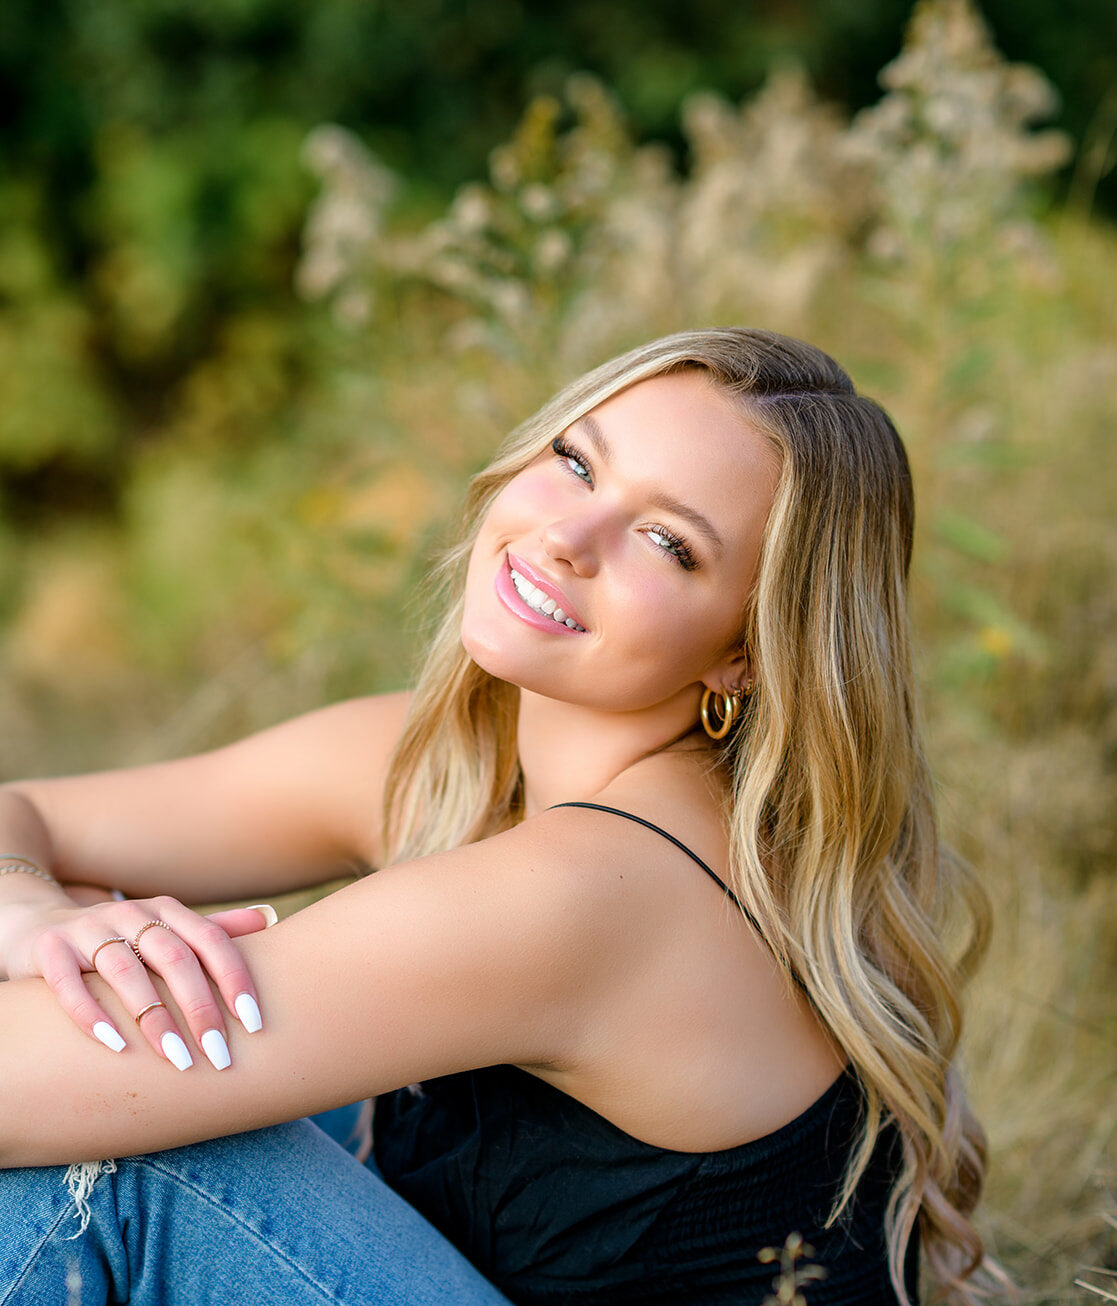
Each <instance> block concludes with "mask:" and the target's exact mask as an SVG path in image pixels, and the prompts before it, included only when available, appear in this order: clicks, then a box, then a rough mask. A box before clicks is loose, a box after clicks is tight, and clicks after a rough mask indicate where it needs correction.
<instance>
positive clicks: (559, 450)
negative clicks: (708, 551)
mask: <svg viewBox="0 0 1117 1306" xmlns="http://www.w3.org/2000/svg"><path fill="white" fill-rule="evenodd" d="M551 449H552V451H553V453H554V454H555V457H556V458H559V459H560V460H562V461H563V463H564V465H565V467H566V470H567V472H568V473H569V474H570V475H571V476H573V477H574V478H575V479H576V480H579V481H581V483H582V484H583V485H590V486H592V485H593V480H592V476H591V475H590V467H589V463H588V462H586V460H585V458H584V457H583V456H582V454H580V453H579V452H578V450H577V449H575V448H574V446H573V445H572V444H570V443H569V442H568V441H567V440H564V439H563V437H562V436H561V435H559V436H556V437H555V438H554V439H553V440H552V441H551ZM571 462H576V463H577V464H578V466H579V467H581V468H582V471H584V472H586V473H587V475H586V476H582V475H581V474H580V473H578V472H576V471H575V470H574V468H573V467H571V466H570V463H571ZM647 534H648V535H653V536H655V535H658V536H659V537H660V539H664V540H666V541H667V542H668V543H669V544H671V545H673V546H674V547H672V548H665V547H664V546H663V545H661V544H657V545H656V548H658V549H660V550H661V551H662V552H663V553H666V554H667V556H668V557H670V558H674V559H675V561H676V562H677V563H678V564H679V565H680V566H681V567H683V568H684V569H685V570H686V571H694V570H695V569H696V568H697V567H698V560H697V559H696V558H695V556H694V554H693V553H691V551H690V545H689V544H687V542H686V540H684V539H683V538H682V536H680V535H676V534H675V533H674V531H669V530H668V529H667V528H666V527H665V526H655V527H653V528H652V529H651V530H649V531H648V532H647Z"/></svg>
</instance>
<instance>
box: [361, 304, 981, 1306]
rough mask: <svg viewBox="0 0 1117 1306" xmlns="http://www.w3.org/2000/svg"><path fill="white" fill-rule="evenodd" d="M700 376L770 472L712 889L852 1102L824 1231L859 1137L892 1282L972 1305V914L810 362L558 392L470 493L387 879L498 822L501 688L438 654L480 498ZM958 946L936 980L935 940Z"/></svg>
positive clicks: (878, 571)
mask: <svg viewBox="0 0 1117 1306" xmlns="http://www.w3.org/2000/svg"><path fill="white" fill-rule="evenodd" d="M685 368H698V369H704V370H705V372H706V373H707V375H708V377H709V379H710V380H711V382H712V383H713V384H715V385H716V386H717V387H719V388H720V389H721V390H723V391H725V392H728V393H729V394H731V395H733V396H735V397H736V399H737V400H738V402H740V404H741V406H742V413H743V415H744V416H745V417H746V418H747V420H748V421H749V422H750V424H751V425H752V426H753V427H754V428H755V429H756V430H758V431H760V432H761V433H763V434H764V435H765V436H766V437H767V438H768V439H769V440H770V441H771V442H772V444H773V446H774V447H775V449H776V450H777V452H778V454H779V458H780V463H781V470H780V475H779V480H778V485H777V489H776V494H775V499H774V502H773V505H772V509H771V513H770V516H769V519H768V523H767V528H766V531H765V535H764V540H763V544H762V547H761V553H760V559H759V563H758V570H757V580H756V583H755V585H754V589H753V593H752V594H751V595H750V596H749V597H748V599H747V600H745V599H743V600H742V629H743V632H744V639H745V644H746V647H747V648H748V649H749V652H750V657H751V660H752V665H753V669H754V673H755V675H756V677H757V680H758V686H759V687H758V689H757V690H756V692H755V693H754V694H753V696H752V698H751V699H750V700H749V702H750V707H749V710H748V712H747V714H746V716H745V718H744V721H743V723H742V724H741V726H740V727H739V728H737V729H736V730H735V731H734V732H733V734H731V735H730V737H729V739H728V740H727V742H726V745H725V751H724V753H723V768H724V774H725V777H726V781H727V783H726V795H727V796H726V805H725V819H726V823H727V827H728V830H729V835H730V848H731V853H730V865H729V868H728V880H729V884H730V886H731V887H732V888H733V890H734V891H735V892H736V894H737V896H738V897H739V898H740V899H741V901H742V903H743V904H744V906H745V907H747V908H748V910H749V911H750V912H751V913H752V914H753V915H754V916H755V917H756V920H757V921H758V922H759V925H760V928H761V931H762V933H763V934H764V937H765V939H766V941H767V943H768V945H769V946H770V947H771V949H772V951H773V953H774V954H775V956H776V957H777V958H778V959H779V960H780V962H781V964H782V965H783V966H784V967H785V968H786V970H787V972H788V973H789V974H790V975H793V976H795V977H797V978H798V980H799V981H800V983H801V984H802V985H803V987H804V988H805V990H806V992H807V994H808V995H809V997H810V1000H811V1001H812V1002H813V1004H814V1006H815V1008H816V1009H817V1011H818V1013H819V1015H820V1017H821V1019H822V1020H823V1021H824V1022H825V1024H826V1026H827V1028H828V1029H829V1030H830V1031H831V1033H832V1034H833V1036H834V1037H835V1039H836V1040H837V1042H838V1043H839V1044H840V1046H841V1047H842V1049H843V1050H844V1052H845V1054H846V1055H847V1056H848V1058H849V1060H850V1062H851V1064H852V1065H853V1067H854V1068H855V1070H856V1071H857V1074H858V1076H859V1078H860V1081H861V1084H862V1086H863V1095H864V1105H863V1130H862V1134H861V1138H860V1142H859V1144H858V1146H857V1147H856V1148H855V1150H854V1154H853V1156H852V1157H851V1160H850V1163H849V1166H848V1169H847V1173H846V1175H845V1182H844V1186H843V1189H842V1192H841V1193H840V1195H839V1199H838V1202H837V1204H836V1206H835V1209H834V1211H833V1212H832V1213H831V1219H832V1220H833V1219H835V1218H837V1216H838V1215H839V1214H840V1212H841V1210H842V1209H843V1208H844V1206H845V1205H846V1203H847V1202H848V1201H849V1199H850V1197H851V1196H852V1194H853V1191H854V1188H855V1187H856V1185H857V1182H858V1179H859V1178H860V1176H861V1174H862V1173H863V1171H864V1169H865V1167H866V1166H867V1164H868V1162H869V1159H870V1156H871V1154H872V1152H873V1149H874V1146H875V1145H876V1143H877V1140H878V1137H879V1135H880V1131H881V1129H882V1128H883V1127H884V1125H885V1124H886V1123H887V1122H888V1121H894V1122H895V1124H896V1126H897V1127H898V1129H899V1131H900V1134H901V1135H902V1138H903V1165H902V1170H901V1173H900V1175H899V1177H898V1178H897V1181H896V1183H895V1186H894V1189H893V1191H892V1195H891V1200H890V1203H889V1208H888V1218H887V1225H888V1229H887V1237H888V1246H889V1254H890V1266H891V1275H892V1281H893V1284H894V1286H895V1287H896V1290H897V1292H898V1293H899V1295H900V1299H901V1301H906V1295H905V1291H904V1286H903V1273H904V1253H905V1248H906V1246H907V1244H908V1240H909V1236H911V1235H912V1231H913V1229H914V1228H915V1227H916V1226H917V1225H918V1235H919V1237H920V1238H921V1241H922V1247H923V1250H924V1264H925V1267H926V1272H927V1274H928V1276H929V1278H930V1279H931V1280H932V1281H933V1282H934V1283H935V1284H936V1285H938V1286H939V1288H940V1289H942V1290H943V1291H944V1293H945V1294H946V1295H947V1297H948V1298H952V1299H953V1300H956V1301H959V1302H965V1303H970V1302H972V1301H974V1300H975V1298H976V1292H977V1290H976V1289H975V1286H974V1282H973V1280H972V1279H971V1276H972V1275H973V1273H974V1271H975V1270H977V1269H978V1267H980V1266H981V1265H982V1262H983V1249H982V1244H981V1240H980V1238H979V1237H978V1235H977V1233H976V1231H975V1230H974V1228H973V1226H972V1225H971V1223H970V1220H969V1216H970V1214H971V1212H972V1211H973V1209H974V1206H975V1205H976V1202H977V1199H978V1196H979V1193H980V1191H981V1186H982V1181H983V1177H984V1170H985V1149H984V1139H983V1135H982V1132H981V1129H980V1127H979V1126H978V1124H977V1122H976V1120H975V1119H974V1117H973V1115H972V1113H971V1112H970V1110H969V1108H968V1106H967V1103H966V1099H965V1095H964V1093H963V1090H962V1087H961V1085H960V1082H959V1079H958V1076H957V1074H956V1072H955V1069H954V1067H953V1059H954V1055H955V1051H956V1048H957V1044H958V1036H959V1030H960V1024H961V1009H960V1002H959V988H960V985H961V983H962V981H963V980H964V978H965V977H966V975H967V974H968V972H969V970H970V968H971V967H972V965H973V964H974V963H975V961H976V960H977V958H978V956H979V955H980V953H981V951H982V949H983V947H984V942H985V936H986V932H987V922H988V909H987V906H986V901H985V898H984V896H983V894H982V893H981V891H980V890H979V888H978V887H977V885H976V883H975V882H974V881H973V879H972V878H971V876H970V875H969V874H968V872H967V871H966V869H965V868H964V867H963V866H961V865H960V864H958V863H956V862H954V861H952V860H950V859H949V858H947V857H946V856H944V854H943V852H942V851H941V849H940V847H939V843H938V838H937V835H936V830H935V821H934V813H933V807H932V797H931V782H930V778H929V774H928V769H927V764H926V761H925V759H924V756H923V753H922V750H921V746H920V742H919V730H918V723H917V719H916V710H915V701H914V691H913V676H912V668H911V654H910V642H909V635H908V622H907V604H906V580H907V571H908V564H909V561H910V557H911V546H912V528H913V500H912V486H911V476H910V471H909V468H908V462H907V458H906V455H905V453H904V450H903V446H902V444H901V443H900V439H899V436H898V435H897V434H896V431H895V428H894V427H893V425H892V423H891V421H890V420H889V418H888V416H887V415H886V414H885V413H884V411H883V410H882V409H881V408H880V407H878V406H877V405H876V404H875V403H874V402H873V401H872V400H870V399H866V398H863V397H861V396H859V395H857V394H856V393H855V391H854V388H853V384H852V382H851V381H850V379H849V377H848V376H847V375H846V374H845V372H843V371H842V369H841V368H840V367H838V365H837V364H836V363H835V362H834V361H833V360H832V359H831V358H829V357H828V356H827V355H826V354H824V353H822V352H821V351H820V350H818V349H815V348H813V347H812V346H810V345H806V344H803V343H802V342H800V341H797V340H792V339H790V338H788V337H786V336H780V335H776V334H774V333H772V332H767V331H758V330H750V329H745V328H720V329H713V330H708V331H691V332H682V333H680V334H677V335H672V336H667V337H665V338H664V339H662V340H657V341H653V342H652V343H651V344H649V345H645V346H643V347H641V348H639V349H635V350H632V351H631V352H629V353H626V354H624V355H622V356H621V357H619V358H616V359H613V360H612V361H611V362H608V363H605V364H604V365H603V366H601V367H599V368H597V369H595V370H594V371H592V372H589V373H588V374H586V375H585V376H583V377H581V378H579V379H578V380H576V381H575V382H573V383H572V384H571V385H569V386H567V387H566V388H565V389H564V390H562V391H561V392H560V393H559V394H558V395H557V396H556V397H555V398H554V399H552V400H551V401H550V402H549V403H548V404H547V405H545V406H544V407H543V408H542V409H541V410H540V411H539V412H538V413H537V414H536V415H535V416H533V417H532V418H530V419H529V420H528V421H527V422H525V423H524V424H523V425H521V426H520V427H518V428H517V430H515V431H514V432H513V433H512V434H511V436H510V437H509V438H508V440H507V441H506V443H505V444H504V446H503V447H502V449H501V450H500V451H499V452H498V454H497V455H496V457H495V459H494V460H493V462H492V463H491V464H490V466H489V467H487V468H486V469H485V470H484V471H483V472H481V473H480V474H479V475H478V476H477V477H475V478H474V480H473V482H472V483H471V485H470V487H469V492H468V498H467V503H466V511H465V522H464V528H463V532H462V535H461V538H460V540H459V542H458V543H457V544H456V545H455V546H454V547H452V548H451V549H450V550H449V551H448V552H447V553H446V555H445V556H444V558H443V560H442V562H441V564H440V566H439V567H438V569H437V571H436V574H435V577H434V580H435V583H436V586H437V587H438V588H440V589H441V591H442V594H443V596H444V599H445V603H444V605H443V611H444V617H443V620H442V622H441V625H440V626H439V627H438V629H437V631H436V632H435V634H434V638H433V643H432V646H431V649H430V652H429V654H428V657H427V660H426V663H425V666H424V668H423V670H422V673H421V676H420V678H419V682H418V685H417V688H416V691H415V696H414V701H413V704H412V710H411V715H410V718H409V721H408V724H407V727H406V729H405V731H404V734H403V737H402V739H401V741H400V744H399V747H398V749H397V752H396V755H395V758H394V761H393V765H392V769H391V772H390V775H389V780H388V788H387V801H386V810H385V836H386V837H385V847H386V848H388V849H389V850H390V857H391V860H401V859H406V858H412V857H418V856H422V855H424V854H427V853H431V852H434V851H440V850H444V849H447V848H452V847H457V846H460V845H461V844H464V843H469V842H472V841H474V840H477V839H481V838H484V837H486V836H488V835H490V834H494V833H496V832H497V831H499V830H502V829H506V828H507V827H508V826H510V825H511V824H513V823H515V821H516V820H517V819H519V818H520V817H521V815H522V812H521V794H520V772H519V763H518V759H517V752H516V735H515V731H516V713H517V703H518V690H517V688H516V686H514V685H510V684H506V683H504V682H501V681H499V680H496V679H495V678H493V677H492V676H490V675H489V674H488V673H487V672H485V671H483V670H481V668H480V667H478V666H477V665H476V664H475V663H474V662H473V661H472V660H471V659H470V658H469V656H468V655H467V654H466V652H465V651H464V649H463V648H462V645H461V642H460V638H459V630H460V624H461V608H462V591H463V588H464V571H465V567H466V565H467V562H468V558H469V553H470V550H471V548H472V545H473V541H474V539H475V537H476V533H477V530H478V528H479V526H480V523H481V522H482V520H483V519H484V516H485V514H486V512H487V510H488V507H489V505H490V504H491V502H492V500H493V499H494V498H495V496H496V495H497V494H498V493H499V492H500V491H501V489H503V487H504V486H505V485H506V484H507V483H508V482H509V481H510V480H511V479H512V477H514V476H515V475H516V474H517V473H518V472H520V471H521V470H522V469H523V468H524V467H525V466H526V465H527V464H528V463H529V462H531V461H532V459H534V458H535V457H537V456H538V454H539V452H540V450H541V449H542V448H543V447H545V445H546V444H547V443H548V442H549V441H550V440H552V439H553V438H554V437H555V436H556V435H558V434H559V433H560V432H561V431H563V430H565V429H566V428H567V427H568V426H569V425H570V424H571V423H572V422H574V421H576V420H577V419H578V418H579V417H581V416H583V415H584V414H585V413H587V412H589V411H590V410H591V409H592V408H594V407H596V406H597V405H598V404H600V403H602V402H603V401H604V400H605V399H607V398H608V397H609V396H611V395H613V394H616V393H617V392H618V391H620V390H622V389H624V388H625V387H627V386H630V385H633V384H634V383H636V382H638V381H641V380H644V379H646V378H649V377H653V376H661V375H664V374H667V373H671V372H675V371H679V370H682V369H685ZM958 926H961V927H962V934H961V936H960V942H959V945H958V947H957V948H956V951H957V952H958V954H959V955H957V956H955V957H954V958H953V959H952V958H951V957H950V956H949V955H948V953H947V951H946V945H945V939H946V937H947V936H948V935H949V934H951V933H952V932H954V933H957V927H958Z"/></svg>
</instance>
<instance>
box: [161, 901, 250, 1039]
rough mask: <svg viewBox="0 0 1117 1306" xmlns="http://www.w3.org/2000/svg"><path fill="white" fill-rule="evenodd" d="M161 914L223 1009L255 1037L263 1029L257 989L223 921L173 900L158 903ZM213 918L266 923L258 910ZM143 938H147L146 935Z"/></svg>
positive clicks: (235, 911) (227, 913) (228, 913)
mask: <svg viewBox="0 0 1117 1306" xmlns="http://www.w3.org/2000/svg"><path fill="white" fill-rule="evenodd" d="M160 910H165V912H166V916H167V923H168V924H169V925H172V924H173V926H174V929H175V933H176V934H178V936H179V937H180V938H181V939H183V940H184V941H185V942H186V943H188V944H189V945H190V947H191V948H193V950H194V953H195V955H196V956H197V958H198V960H199V961H200V962H201V964H202V965H203V966H204V967H205V969H206V973H207V974H208V975H209V976H210V977H211V978H212V980H213V982H214V983H215V984H216V985H217V990H218V992H219V993H220V994H221V996H222V998H223V999H224V1001H225V1006H226V1007H227V1008H228V1009H229V1011H233V1012H235V1013H236V1015H237V1018H238V1019H239V1020H240V1023H241V1024H242V1025H243V1026H244V1028H245V1030H246V1031H247V1032H248V1033H249V1034H255V1033H257V1031H259V1030H260V1029H262V1028H263V1019H262V1017H261V1015H260V1003H259V999H258V997H257V995H256V986H255V985H254V984H253V982H252V976H251V974H250V973H249V970H248V966H247V965H246V964H245V960H244V958H243V957H242V956H241V953H240V949H239V948H238V947H237V945H236V944H235V943H233V942H232V940H231V939H230V938H229V934H228V932H227V930H226V928H225V927H224V925H223V923H222V921H221V920H220V919H215V918H214V916H209V917H206V916H199V915H197V913H195V912H192V911H191V910H190V909H189V908H188V907H184V906H183V905H182V904H181V903H178V902H174V901H173V900H169V901H168V902H167V903H166V904H165V905H164V904H162V903H161V904H160ZM216 916H217V917H218V918H223V917H225V916H237V917H249V918H252V919H254V920H256V921H259V920H261V919H265V920H266V919H267V918H266V917H263V916H262V915H261V911H260V908H258V907H252V908H247V907H242V908H238V909H236V910H234V911H231V912H219V913H216ZM155 932H156V931H155V930H148V932H147V933H148V934H154V933H155ZM251 932H255V931H251ZM144 938H145V939H146V938H147V934H145V935H144ZM141 942H142V940H141Z"/></svg>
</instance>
